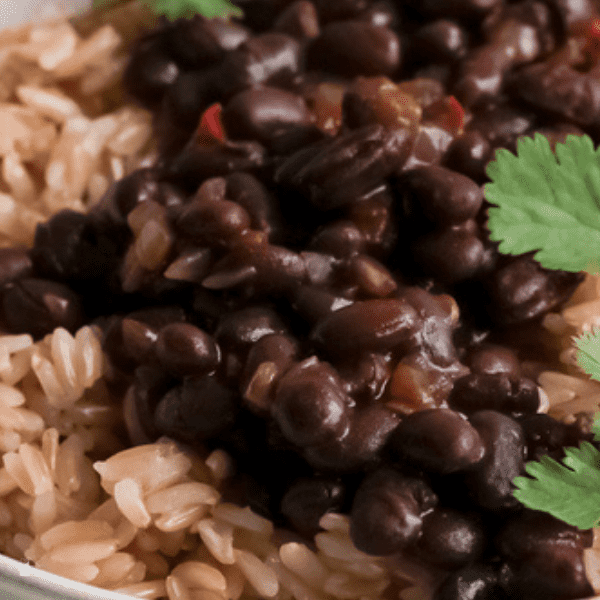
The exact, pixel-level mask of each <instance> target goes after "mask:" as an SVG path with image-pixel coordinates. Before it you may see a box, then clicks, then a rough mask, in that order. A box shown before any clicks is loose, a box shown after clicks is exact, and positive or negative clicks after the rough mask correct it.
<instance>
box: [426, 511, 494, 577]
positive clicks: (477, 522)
mask: <svg viewBox="0 0 600 600" xmlns="http://www.w3.org/2000/svg"><path fill="white" fill-rule="evenodd" d="M485 542H486V539H485V531H484V529H483V523H482V521H481V519H480V518H477V517H476V516H475V515H472V514H467V513H461V512H459V511H457V510H452V509H444V508H439V507H436V508H434V509H433V510H432V511H431V512H430V513H428V514H426V515H425V516H424V517H423V534H422V536H421V537H420V538H419V540H418V541H417V543H416V544H415V551H416V552H417V553H418V554H419V555H420V556H421V557H423V559H425V560H426V561H427V562H428V563H433V564H435V565H438V566H440V567H443V568H447V569H448V568H453V569H455V568H457V567H460V566H463V565H466V564H467V563H471V562H473V561H475V560H477V559H479V558H480V557H481V555H482V553H483V550H484V547H485Z"/></svg>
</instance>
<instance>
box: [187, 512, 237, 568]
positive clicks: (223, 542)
mask: <svg viewBox="0 0 600 600" xmlns="http://www.w3.org/2000/svg"><path fill="white" fill-rule="evenodd" d="M196 529H197V531H198V534H199V535H200V537H201V538H202V541H203V542H204V544H205V546H206V547H207V548H208V550H209V551H210V553H211V554H212V555H213V556H214V557H215V558H216V559H217V560H218V561H219V562H221V563H223V564H225V565H232V564H233V563H235V555H234V552H233V527H232V526H231V525H230V524H229V523H224V522H223V521H217V520H215V519H202V520H201V521H199V522H198V523H197V525H196Z"/></svg>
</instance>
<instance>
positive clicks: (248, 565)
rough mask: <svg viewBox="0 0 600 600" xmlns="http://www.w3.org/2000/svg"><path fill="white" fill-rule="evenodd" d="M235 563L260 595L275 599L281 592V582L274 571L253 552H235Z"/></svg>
mask: <svg viewBox="0 0 600 600" xmlns="http://www.w3.org/2000/svg"><path fill="white" fill-rule="evenodd" d="M233 554H234V557H235V563H236V565H237V566H238V567H239V568H240V570H241V571H242V573H243V574H244V575H245V576H246V577H247V579H248V581H249V582H250V584H251V585H252V587H253V588H254V589H255V590H256V591H257V592H258V594H259V595H261V596H264V597H266V598H273V597H275V596H276V595H277V592H278V591H279V581H278V580H277V575H276V573H275V571H273V569H272V568H271V567H270V566H268V565H267V564H265V563H264V562H262V561H261V560H260V559H259V558H258V557H257V556H256V555H255V554H253V553H252V552H247V551H246V550H234V551H233Z"/></svg>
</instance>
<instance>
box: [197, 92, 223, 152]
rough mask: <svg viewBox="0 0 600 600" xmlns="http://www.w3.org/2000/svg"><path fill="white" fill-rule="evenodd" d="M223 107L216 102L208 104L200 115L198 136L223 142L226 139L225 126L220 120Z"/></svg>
mask: <svg viewBox="0 0 600 600" xmlns="http://www.w3.org/2000/svg"><path fill="white" fill-rule="evenodd" d="M222 111H223V107H222V106H221V104H219V103H218V102H217V103H215V104H212V105H211V106H209V107H208V108H207V109H206V110H205V111H204V112H203V113H202V116H201V117H200V124H199V125H198V131H197V134H198V137H200V138H203V139H206V140H207V141H216V142H224V141H225V140H226V139H227V136H226V135H225V128H224V127H223V123H222V121H221V112H222Z"/></svg>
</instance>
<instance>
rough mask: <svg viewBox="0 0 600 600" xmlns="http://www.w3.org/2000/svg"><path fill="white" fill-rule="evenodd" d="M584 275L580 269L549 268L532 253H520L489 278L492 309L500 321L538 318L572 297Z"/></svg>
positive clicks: (493, 314) (488, 285)
mask: <svg viewBox="0 0 600 600" xmlns="http://www.w3.org/2000/svg"><path fill="white" fill-rule="evenodd" d="M582 277H583V276H582V275H581V274H578V273H567V272H565V271H549V270H547V269H543V268H542V267H541V266H540V264H539V263H538V262H537V261H536V260H534V259H533V258H532V257H531V256H530V255H523V256H519V257H517V258H515V259H513V260H511V261H510V262H509V263H508V264H507V265H505V266H503V267H501V268H500V269H498V270H496V271H494V272H493V273H492V274H491V275H490V277H489V279H488V280H487V282H486V287H487V290H488V293H489V295H490V300H491V306H490V311H489V313H490V315H492V317H493V318H494V319H495V320H497V321H498V322H500V323H518V322H521V321H526V320H528V319H535V318H537V317H540V316H542V315H543V314H544V313H546V312H548V311H549V310H552V309H554V308H555V307H557V306H559V305H560V304H561V303H562V302H564V301H565V300H566V299H567V298H569V297H570V296H571V294H572V293H573V291H574V290H575V288H576V287H577V286H578V285H579V283H581V281H582Z"/></svg>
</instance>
